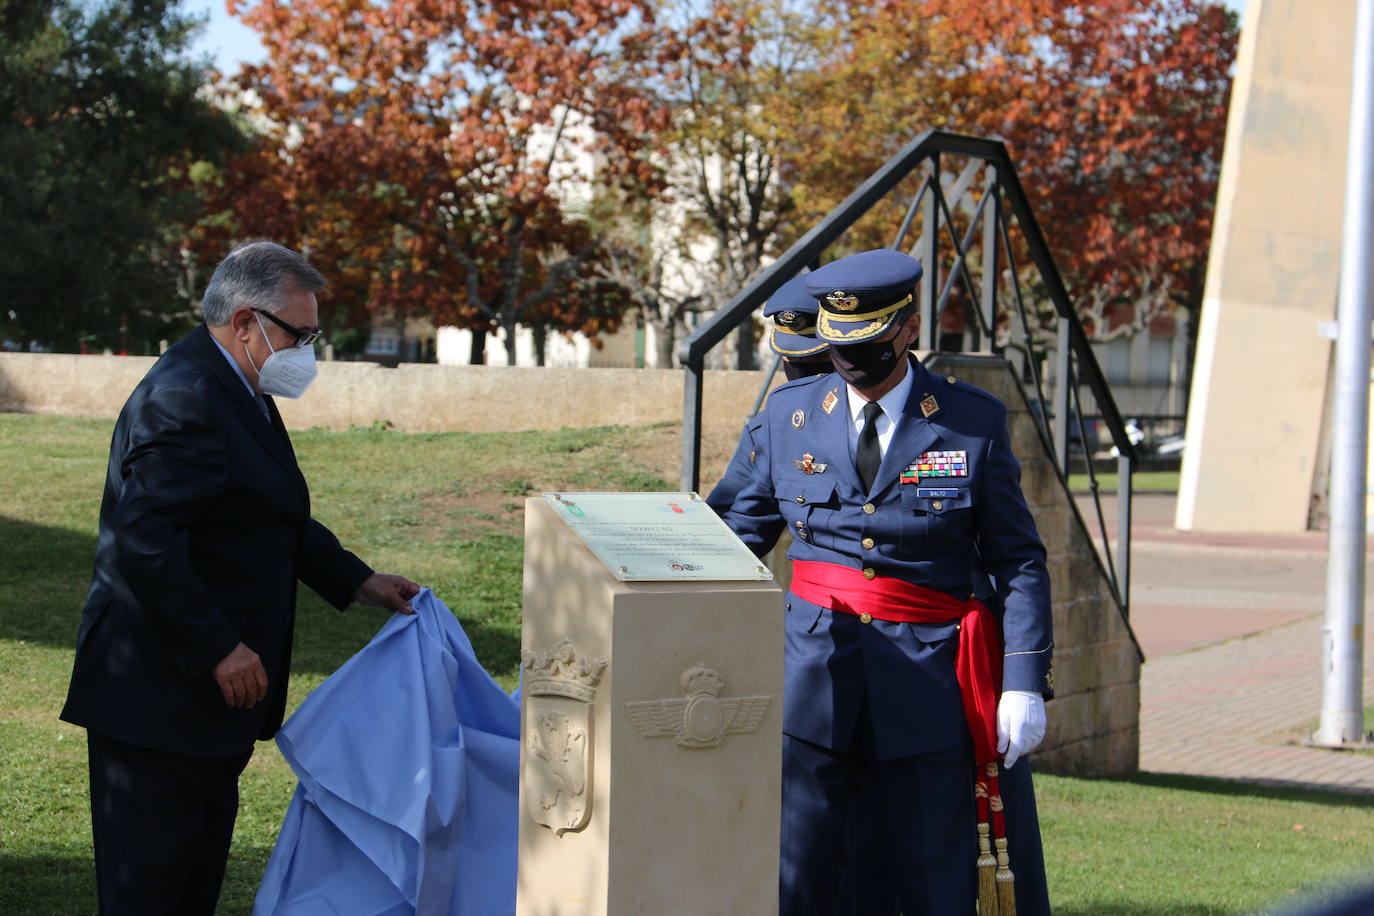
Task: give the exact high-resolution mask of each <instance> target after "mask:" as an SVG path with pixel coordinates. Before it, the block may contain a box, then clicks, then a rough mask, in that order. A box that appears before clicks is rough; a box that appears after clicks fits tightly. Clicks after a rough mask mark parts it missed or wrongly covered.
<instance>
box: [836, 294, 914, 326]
mask: <svg viewBox="0 0 1374 916" xmlns="http://www.w3.org/2000/svg"><path fill="white" fill-rule="evenodd" d="M850 298H851V299H853V297H852V296H851V297H850ZM826 301H827V302H829V301H830V297H829V296H827V297H826ZM858 301H859V300H857V299H854V302H855V303H857V302H858ZM910 303H911V293H907V294H906V295H905V296H904V297H902V298H901V299H898V300H897V301H896V302H889V303H888V304H887V305H884V306H883V307H882V308H878V309H874V310H873V311H871V312H861V313H859V314H857V315H837V316H835V317H836V319H837V320H840V321H845V322H849V321H873V320H874V319H876V318H883V317H885V316H887V315H890V314H892V313H893V312H895V311H898V310H899V309H902V308H904V307H906V306H907V305H909V304H910Z"/></svg>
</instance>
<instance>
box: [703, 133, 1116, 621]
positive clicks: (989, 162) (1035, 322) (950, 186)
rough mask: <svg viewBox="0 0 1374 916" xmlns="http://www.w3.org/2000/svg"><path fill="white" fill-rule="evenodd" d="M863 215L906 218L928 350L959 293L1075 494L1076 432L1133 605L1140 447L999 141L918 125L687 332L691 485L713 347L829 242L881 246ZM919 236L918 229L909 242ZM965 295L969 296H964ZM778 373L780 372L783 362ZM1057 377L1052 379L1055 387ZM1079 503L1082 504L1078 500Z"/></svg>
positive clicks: (968, 330)
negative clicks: (1098, 435) (1112, 502)
mask: <svg viewBox="0 0 1374 916" xmlns="http://www.w3.org/2000/svg"><path fill="white" fill-rule="evenodd" d="M951 166H953V167H954V168H951ZM956 169H957V170H956ZM980 179H981V180H980ZM913 186H914V187H913ZM898 213H900V214H901V216H900V219H899V220H898V219H897V218H896V217H897V214H898ZM866 218H867V219H868V220H870V221H872V220H877V221H878V222H877V223H876V224H872V225H866V226H865V228H866V229H870V230H876V229H877V228H880V226H881V223H882V221H883V220H887V221H888V225H889V226H890V225H892V224H894V223H895V224H897V225H898V228H897V230H896V235H895V238H894V239H893V241H892V244H891V245H890V246H889V247H891V248H896V249H899V250H904V251H909V252H910V253H911V254H913V255H914V256H915V257H916V258H917V259H918V260H920V261H921V264H922V266H923V267H924V268H925V273H924V276H923V277H922V279H921V283H920V289H919V293H920V305H919V308H920V311H921V331H920V339H919V341H918V343H917V346H918V348H919V349H922V350H932V349H935V347H934V344H935V343H936V342H937V341H938V340H939V339H940V338H939V337H938V336H937V335H939V333H940V328H941V322H942V319H943V318H944V316H945V312H946V309H947V308H948V306H949V305H950V303H951V301H953V300H955V299H956V298H957V299H958V300H959V302H960V304H961V306H962V308H963V312H964V314H963V323H964V330H963V337H964V339H965V341H966V342H967V345H966V346H965V347H964V351H965V352H971V353H987V354H990V355H999V356H1002V357H1003V358H1005V359H1007V360H1008V361H1009V362H1010V363H1011V365H1012V366H1013V369H1014V371H1016V373H1017V376H1018V380H1019V381H1020V382H1022V383H1023V385H1024V384H1028V385H1029V390H1030V393H1029V394H1028V399H1030V400H1031V413H1032V416H1033V417H1034V419H1035V422H1036V425H1037V428H1038V430H1039V432H1040V435H1041V438H1042V439H1043V440H1044V443H1045V447H1046V449H1047V450H1048V451H1049V453H1050V455H1051V456H1052V457H1053V459H1054V466H1055V469H1056V471H1057V473H1058V474H1059V476H1060V479H1061V482H1062V483H1063V484H1064V486H1065V488H1066V490H1067V488H1068V475H1069V472H1070V469H1071V466H1072V465H1071V459H1072V456H1071V448H1070V445H1071V443H1072V442H1073V441H1074V436H1073V434H1074V433H1075V432H1076V433H1077V442H1078V443H1080V444H1081V445H1082V459H1083V460H1082V462H1081V463H1082V466H1083V467H1084V469H1085V471H1086V473H1087V475H1088V486H1089V491H1090V493H1091V495H1092V502H1093V507H1094V510H1095V515H1096V519H1095V520H1096V522H1097V526H1098V529H1099V530H1100V534H1101V539H1100V554H1099V561H1100V563H1101V564H1102V566H1103V572H1104V573H1105V574H1106V576H1107V579H1108V581H1109V582H1110V584H1111V587H1112V589H1113V591H1114V593H1115V595H1114V597H1115V598H1116V600H1117V602H1118V603H1119V604H1120V606H1121V608H1122V611H1123V612H1125V611H1126V610H1127V609H1128V607H1129V596H1130V550H1131V533H1130V532H1131V475H1132V472H1133V471H1134V469H1135V467H1136V463H1137V456H1136V451H1135V447H1134V445H1133V444H1132V443H1131V441H1130V438H1129V436H1128V435H1127V432H1126V428H1125V425H1124V423H1123V422H1122V419H1121V414H1120V412H1119V411H1118V410H1117V406H1116V402H1115V400H1114V399H1113V397H1112V392H1111V389H1110V388H1109V387H1108V385H1107V381H1106V379H1105V377H1104V376H1103V373H1102V370H1101V368H1100V367H1099V366H1098V363H1097V360H1096V358H1095V356H1094V355H1093V352H1092V348H1091V347H1090V346H1089V342H1088V337H1087V335H1086V334H1085V333H1084V330H1083V326H1082V324H1081V323H1080V322H1079V320H1078V316H1077V313H1076V312H1075V310H1074V307H1073V302H1072V301H1071V300H1070V298H1069V294H1068V291H1067V290H1066V289H1065V287H1064V281H1063V279H1062V277H1061V276H1060V274H1059V268H1058V267H1057V266H1056V265H1055V262H1054V258H1053V256H1052V255H1051V254H1050V250H1049V247H1048V246H1047V245H1046V243H1045V238H1044V235H1043V234H1042V233H1041V231H1040V225H1039V223H1038V222H1037V221H1036V219H1035V214H1034V213H1033V212H1032V210H1031V206H1030V202H1029V200H1028V199H1027V197H1026V194H1025V191H1024V190H1023V188H1022V187H1021V182H1020V179H1019V178H1018V177H1017V175H1016V169H1015V167H1014V165H1013V164H1012V161H1011V157H1010V155H1009V154H1008V153H1007V149H1006V146H1005V145H1004V144H1002V143H1001V142H999V141H996V140H988V139H983V138H979V137H969V136H963V135H960V134H952V133H946V132H944V131H936V130H930V131H926V132H925V133H923V134H921V135H920V136H919V137H917V138H916V139H915V140H913V141H912V142H911V143H909V144H908V145H907V146H906V148H905V149H903V150H901V151H900V152H899V153H897V154H896V155H895V156H893V157H892V158H891V159H889V160H888V161H887V162H886V163H885V164H884V165H883V166H882V167H881V168H880V169H878V171H877V172H875V173H874V174H873V175H872V176H871V177H870V178H869V179H868V180H867V181H865V182H864V183H863V184H862V185H861V186H860V187H859V188H858V189H857V190H856V191H854V193H853V194H851V195H849V197H848V198H847V199H846V200H845V201H844V202H843V203H841V204H840V205H839V206H838V207H836V208H835V209H834V210H833V211H831V213H830V214H829V215H828V216H826V217H825V218H824V219H823V220H821V222H820V223H819V224H817V225H816V226H815V228H813V229H812V230H811V231H810V232H808V233H807V234H806V235H805V236H803V237H802V238H801V239H800V240H798V241H797V243H796V244H794V245H793V246H792V247H791V248H789V249H788V250H787V251H786V252H785V253H784V254H783V255H782V256H781V257H779V258H778V259H777V260H776V261H774V262H773V263H772V264H770V265H769V266H768V267H766V268H765V269H764V270H762V271H761V272H760V273H759V274H758V276H757V277H756V278H755V279H754V281H753V282H752V283H750V284H749V285H748V286H747V287H745V288H744V289H743V290H741V291H740V292H739V294H738V295H736V296H735V297H734V298H733V299H731V300H730V301H729V302H728V303H726V304H725V305H724V306H723V307H722V308H720V309H719V310H717V311H716V312H715V313H714V314H713V315H712V316H711V317H710V318H709V319H708V320H706V321H705V322H703V323H702V324H701V325H699V326H698V327H697V328H696V330H694V331H693V332H692V334H691V335H689V336H688V337H687V338H686V340H684V341H683V343H682V345H681V346H680V347H679V348H678V357H679V359H680V360H681V362H682V365H683V367H684V371H685V373H686V384H685V391H684V404H683V424H682V430H683V436H682V487H683V489H684V490H695V489H697V488H698V486H699V485H700V481H701V407H702V383H703V380H704V372H705V365H706V355H707V354H708V353H709V352H710V351H711V350H712V349H713V348H714V347H715V346H716V345H717V344H719V343H720V342H721V341H722V340H724V339H725V337H726V335H728V334H729V333H730V332H731V331H732V330H734V329H735V328H736V327H738V326H739V324H740V323H741V322H744V321H750V320H752V316H753V314H754V312H755V310H757V309H758V308H759V307H760V306H761V305H763V304H764V303H765V302H766V301H767V300H768V297H769V296H771V295H772V294H773V293H774V292H775V291H776V290H777V289H778V288H779V287H780V286H782V285H783V284H784V283H786V282H787V281H788V280H789V279H791V278H792V277H794V276H796V275H797V274H798V273H800V272H801V271H802V270H804V269H808V268H814V267H816V266H818V265H819V264H820V263H821V261H822V259H823V257H824V255H825V253H826V252H827V250H828V249H830V248H831V247H832V246H836V248H837V249H838V250H837V252H836V253H837V254H847V253H850V252H851V251H854V250H859V249H860V248H861V247H873V245H871V244H865V245H862V246H855V245H854V243H853V242H852V241H851V242H850V243H849V244H848V245H847V246H846V245H845V235H846V233H847V232H849V231H850V230H851V229H852V228H854V227H855V226H856V224H859V223H860V221H861V220H865V219H866ZM961 229H962V231H960V230H961ZM915 231H919V235H916V236H915V241H914V242H912V241H911V239H912V233H913V232H915ZM869 237H871V235H870V236H869ZM837 243H839V244H837ZM1023 260H1024V261H1025V263H1024V264H1023V263H1022V261H1023ZM956 290H959V291H961V292H962V294H961V295H956ZM773 368H774V372H775V373H776V370H777V362H776V361H775V363H774V367H773ZM1046 368H1049V370H1050V371H1049V373H1048V374H1049V378H1048V379H1047V378H1046V377H1045V376H1046ZM771 381H772V379H771V377H769V378H765V379H764V383H763V386H762V387H761V388H760V391H759V397H758V399H757V401H756V402H755V405H754V410H755V411H757V410H758V409H759V407H760V406H761V404H762V403H763V399H764V395H765V393H766V391H767V389H768V388H769V386H770V384H771ZM1047 385H1052V392H1051V393H1050V395H1049V396H1047V395H1046V388H1047ZM1081 388H1087V389H1088V391H1089V392H1091V394H1092V401H1093V406H1094V407H1095V411H1094V412H1095V413H1096V414H1097V415H1098V416H1100V417H1101V418H1102V421H1103V423H1104V424H1105V426H1106V428H1107V432H1108V434H1109V436H1110V439H1111V443H1110V444H1112V445H1115V446H1116V451H1117V454H1118V456H1119V457H1118V458H1117V471H1118V475H1117V476H1118V484H1117V507H1118V513H1119V515H1118V522H1117V536H1116V538H1115V541H1116V549H1115V551H1113V549H1112V540H1113V539H1112V537H1111V536H1110V532H1109V530H1108V527H1107V521H1106V516H1105V514H1104V512H1103V509H1102V498H1101V492H1100V489H1099V483H1098V478H1097V473H1096V469H1095V468H1094V462H1093V456H1092V454H1091V450H1090V448H1089V447H1088V443H1089V442H1090V441H1091V440H1090V438H1089V436H1088V435H1087V429H1086V428H1085V426H1084V423H1083V410H1082V404H1081V403H1080V397H1079V391H1080V389H1081ZM1070 504H1071V505H1075V504H1074V502H1073V500H1072V499H1070ZM1075 511H1077V508H1076V505H1075ZM1113 554H1115V556H1113Z"/></svg>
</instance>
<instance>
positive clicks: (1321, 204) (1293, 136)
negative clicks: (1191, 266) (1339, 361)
mask: <svg viewBox="0 0 1374 916" xmlns="http://www.w3.org/2000/svg"><path fill="white" fill-rule="evenodd" d="M1354 26H1355V4H1354V3H1351V2H1349V0H1249V3H1248V4H1247V5H1246V9H1245V21H1244V25H1243V27H1242V29H1241V41H1240V51H1239V55H1238V58H1237V62H1236V79H1235V84H1234V86H1233V88H1232V94H1231V110H1230V116H1229V120H1228V121H1227V127H1226V151H1225V154H1224V156H1223V158H1222V168H1221V182H1220V186H1219V188H1218V191H1217V209H1216V219H1215V223H1214V226H1213V230H1212V247H1211V260H1210V262H1209V264H1208V270H1207V283H1206V287H1205V289H1204V294H1203V304H1202V320H1201V324H1200V326H1199V329H1198V346H1197V356H1196V359H1195V364H1194V370H1193V387H1192V396H1191V398H1190V401H1189V411H1190V414H1189V418H1188V432H1187V437H1188V438H1187V446H1186V449H1185V451H1184V458H1183V474H1182V479H1181V481H1180V485H1179V498H1178V514H1177V517H1176V520H1175V521H1176V524H1177V525H1178V527H1179V528H1182V529H1185V530H1197V531H1273V532H1284V531H1304V530H1306V529H1307V527H1308V520H1309V511H1310V508H1311V504H1312V497H1313V492H1314V490H1315V491H1317V492H1319V493H1324V492H1325V489H1326V479H1325V478H1326V468H1325V467H1324V466H1323V464H1322V463H1321V462H1320V461H1319V460H1318V456H1319V454H1320V452H1321V448H1322V446H1321V438H1322V431H1323V426H1324V422H1323V421H1324V413H1325V412H1324V406H1323V405H1324V399H1325V396H1326V380H1327V374H1328V372H1329V369H1330V354H1331V344H1330V341H1328V340H1323V339H1321V338H1320V337H1318V334H1317V325H1318V323H1319V322H1321V321H1328V320H1330V319H1331V318H1332V317H1333V316H1334V314H1335V304H1336V293H1337V282H1338V273H1339V266H1340V242H1341V219H1342V212H1341V211H1342V208H1343V200H1344V193H1345V158H1346V134H1347V127H1348V123H1347V122H1348V119H1349V108H1350V78H1351V60H1352V53H1353V52H1352V48H1353V40H1354V32H1355V28H1354ZM1257 497H1260V498H1257Z"/></svg>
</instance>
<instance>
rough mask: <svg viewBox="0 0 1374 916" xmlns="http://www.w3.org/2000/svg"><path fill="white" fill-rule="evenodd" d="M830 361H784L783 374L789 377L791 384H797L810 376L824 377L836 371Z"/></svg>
mask: <svg viewBox="0 0 1374 916" xmlns="http://www.w3.org/2000/svg"><path fill="white" fill-rule="evenodd" d="M834 368H835V367H834V366H832V365H830V361H829V360H825V359H821V360H811V361H807V362H800V361H793V360H790V359H784V360H783V361H782V374H783V375H785V376H787V380H788V381H789V382H795V381H796V380H797V379H799V378H806V377H807V376H808V375H824V374H825V373H827V372H831V371H833V370H834Z"/></svg>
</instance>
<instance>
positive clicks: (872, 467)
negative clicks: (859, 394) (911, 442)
mask: <svg viewBox="0 0 1374 916" xmlns="http://www.w3.org/2000/svg"><path fill="white" fill-rule="evenodd" d="M882 413H883V409H882V408H881V407H879V406H878V402H877V401H869V402H868V403H867V404H865V405H864V428H863V429H862V430H861V431H860V432H859V453H858V456H857V457H858V461H857V464H858V468H859V480H860V481H862V482H863V485H864V492H865V493H867V492H868V491H869V490H871V489H873V479H874V478H875V477H877V476H878V468H879V467H880V466H881V465H882V463H883V450H882V447H881V446H880V445H879V444H878V417H880V416H882Z"/></svg>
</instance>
